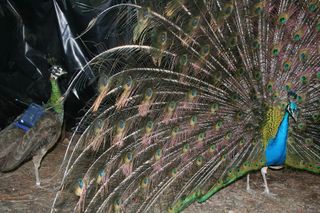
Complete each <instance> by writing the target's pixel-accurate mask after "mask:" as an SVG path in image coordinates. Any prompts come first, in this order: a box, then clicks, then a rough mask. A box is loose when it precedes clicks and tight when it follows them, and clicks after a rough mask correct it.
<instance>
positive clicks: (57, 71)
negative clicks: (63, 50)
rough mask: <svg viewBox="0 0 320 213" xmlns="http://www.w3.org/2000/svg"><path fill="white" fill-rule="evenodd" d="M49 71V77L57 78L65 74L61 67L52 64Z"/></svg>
mask: <svg viewBox="0 0 320 213" xmlns="http://www.w3.org/2000/svg"><path fill="white" fill-rule="evenodd" d="M50 73H51V76H50V77H51V78H52V79H55V80H57V79H58V78H59V77H60V76H62V75H64V74H67V72H66V71H64V70H63V69H62V68H61V67H59V66H56V65H54V66H52V67H51V68H50Z"/></svg>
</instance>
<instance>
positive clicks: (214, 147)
mask: <svg viewBox="0 0 320 213" xmlns="http://www.w3.org/2000/svg"><path fill="white" fill-rule="evenodd" d="M209 151H210V152H211V153H212V152H214V151H216V145H211V146H210V150H209Z"/></svg>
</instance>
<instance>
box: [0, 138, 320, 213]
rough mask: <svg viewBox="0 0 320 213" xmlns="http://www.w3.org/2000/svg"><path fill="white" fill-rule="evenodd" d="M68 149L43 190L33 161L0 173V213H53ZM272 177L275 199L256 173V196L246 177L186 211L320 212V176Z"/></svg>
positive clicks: (56, 155)
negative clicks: (265, 191) (61, 167)
mask: <svg viewBox="0 0 320 213" xmlns="http://www.w3.org/2000/svg"><path fill="white" fill-rule="evenodd" d="M65 149H66V143H59V144H58V145H57V147H55V149H54V150H53V151H52V152H51V153H49V154H48V155H47V156H46V157H45V159H44V161H43V163H42V166H41V169H40V177H41V183H42V186H41V188H39V187H36V185H35V177H34V170H33V164H32V162H30V161H29V162H26V163H25V164H24V165H22V166H21V167H20V168H19V169H17V170H16V171H13V172H9V173H4V174H3V173H0V212H1V213H5V212H14V213H29V212H30V213H42V212H43V213H47V212H49V209H50V207H51V205H52V199H53V195H54V194H55V191H54V188H55V187H57V186H58V184H59V175H58V173H57V172H58V169H59V166H60V164H61V160H62V158H63V155H64V152H65ZM55 174H56V176H54V175H55ZM268 177H269V179H268V183H269V187H270V190H271V192H273V193H275V194H277V196H275V197H268V196H265V195H263V194H261V192H262V191H263V186H262V178H261V175H260V173H255V174H252V175H251V188H252V189H253V190H254V191H255V194H249V193H247V192H246V178H243V179H241V180H239V181H237V182H236V183H234V184H232V185H230V186H229V187H227V188H225V189H223V190H221V191H220V192H218V193H217V194H215V195H214V196H213V197H212V198H210V199H209V200H208V201H207V202H205V203H203V204H198V203H194V204H193V205H191V206H189V207H188V208H187V209H186V210H185V211H184V212H186V213H197V212H228V213H237V212H272V213H275V212H296V213H301V212H320V201H319V200H320V184H319V183H320V176H317V175H313V174H309V173H307V172H300V171H293V170H289V169H284V170H281V171H270V170H269V173H268ZM53 183H54V184H53Z"/></svg>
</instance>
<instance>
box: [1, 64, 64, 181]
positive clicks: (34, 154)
mask: <svg viewBox="0 0 320 213" xmlns="http://www.w3.org/2000/svg"><path fill="white" fill-rule="evenodd" d="M50 73H51V76H50V83H51V97H50V99H49V102H48V103H47V104H46V105H45V106H44V107H42V106H40V105H37V104H31V105H30V106H29V108H28V110H27V111H26V112H25V113H24V114H23V115H20V116H18V117H17V119H16V120H15V122H13V123H12V124H10V125H9V126H8V127H6V128H5V129H3V130H2V131H1V132H0V150H1V151H0V171H1V172H8V171H11V170H14V169H16V168H18V167H19V166H20V165H21V164H22V163H23V162H24V161H26V160H29V159H30V158H32V162H33V164H34V169H35V177H36V185H37V186H40V177H39V168H40V164H41V161H42V159H43V157H44V156H45V155H46V153H47V152H48V151H49V150H50V149H51V148H52V147H53V146H54V145H55V144H56V143H57V141H58V139H59V137H60V134H61V127H62V124H63V116H64V109H63V102H64V98H63V96H62V95H61V91H60V88H59V85H58V78H59V77H60V76H62V75H64V74H66V72H65V71H64V70H63V69H62V68H61V67H59V66H55V65H54V66H52V67H51V69H50ZM24 118H26V119H24ZM29 120H30V122H26V121H29Z"/></svg>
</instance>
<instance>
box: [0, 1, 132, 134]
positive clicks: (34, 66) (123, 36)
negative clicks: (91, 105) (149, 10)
mask: <svg viewBox="0 0 320 213" xmlns="http://www.w3.org/2000/svg"><path fill="white" fill-rule="evenodd" d="M120 2H128V1H122V0H104V1H103V0H77V1H74V0H37V1H34V0H15V1H13V0H0V29H1V33H0V79H1V81H0V129H2V128H4V127H5V126H7V125H8V124H9V123H10V122H12V121H13V120H14V119H15V118H16V117H17V116H18V115H19V114H21V113H22V112H23V110H24V109H25V108H26V107H27V105H28V104H30V103H31V102H35V103H38V104H43V103H46V102H47V100H48V99H49V97H50V89H51V88H50V82H49V72H48V69H49V68H50V66H51V64H58V65H61V66H62V67H64V69H65V70H66V71H67V72H68V74H67V75H66V76H64V77H62V78H61V79H60V80H59V81H60V82H59V85H60V87H61V89H62V92H64V91H65V89H66V88H67V86H68V84H69V82H70V80H71V79H72V76H74V75H75V74H76V73H77V72H78V71H79V70H81V68H82V67H83V66H84V65H85V64H86V63H87V62H88V61H89V60H90V59H91V58H92V57H93V56H94V55H97V54H98V53H100V52H102V51H104V50H106V49H108V48H110V47H112V46H115V45H117V44H118V43H119V42H125V41H126V40H127V37H128V34H127V32H125V31H124V30H121V29H120V28H118V27H117V26H116V25H115V24H114V23H115V22H114V19H115V18H116V17H117V10H113V11H112V13H108V14H106V15H105V16H104V18H103V19H101V20H99V22H97V23H96V24H95V26H94V27H93V29H91V30H90V31H89V32H88V33H86V34H85V35H84V36H82V37H81V39H79V38H77V36H78V35H80V34H81V33H82V32H83V31H84V30H85V29H86V27H87V26H88V24H89V22H90V21H91V20H92V19H93V18H94V17H95V16H96V15H97V14H99V13H100V12H101V11H103V10H105V9H107V8H108V7H110V6H112V5H114V4H115V3H120ZM111 31H112V34H111V33H110V32H111ZM87 73H88V81H87V83H86V85H85V86H84V87H83V88H78V90H77V91H78V93H79V96H80V100H79V99H77V98H76V97H75V96H74V95H73V94H72V93H71V95H69V96H68V99H67V101H66V104H65V106H66V107H65V108H66V110H65V118H66V121H67V128H70V127H72V126H73V125H74V121H75V118H77V117H79V116H81V112H79V110H81V108H82V107H83V106H84V104H85V102H86V101H87V100H88V99H89V98H90V97H92V95H93V92H94V82H95V76H94V75H93V73H92V72H91V71H90V70H88V72H87Z"/></svg>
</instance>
